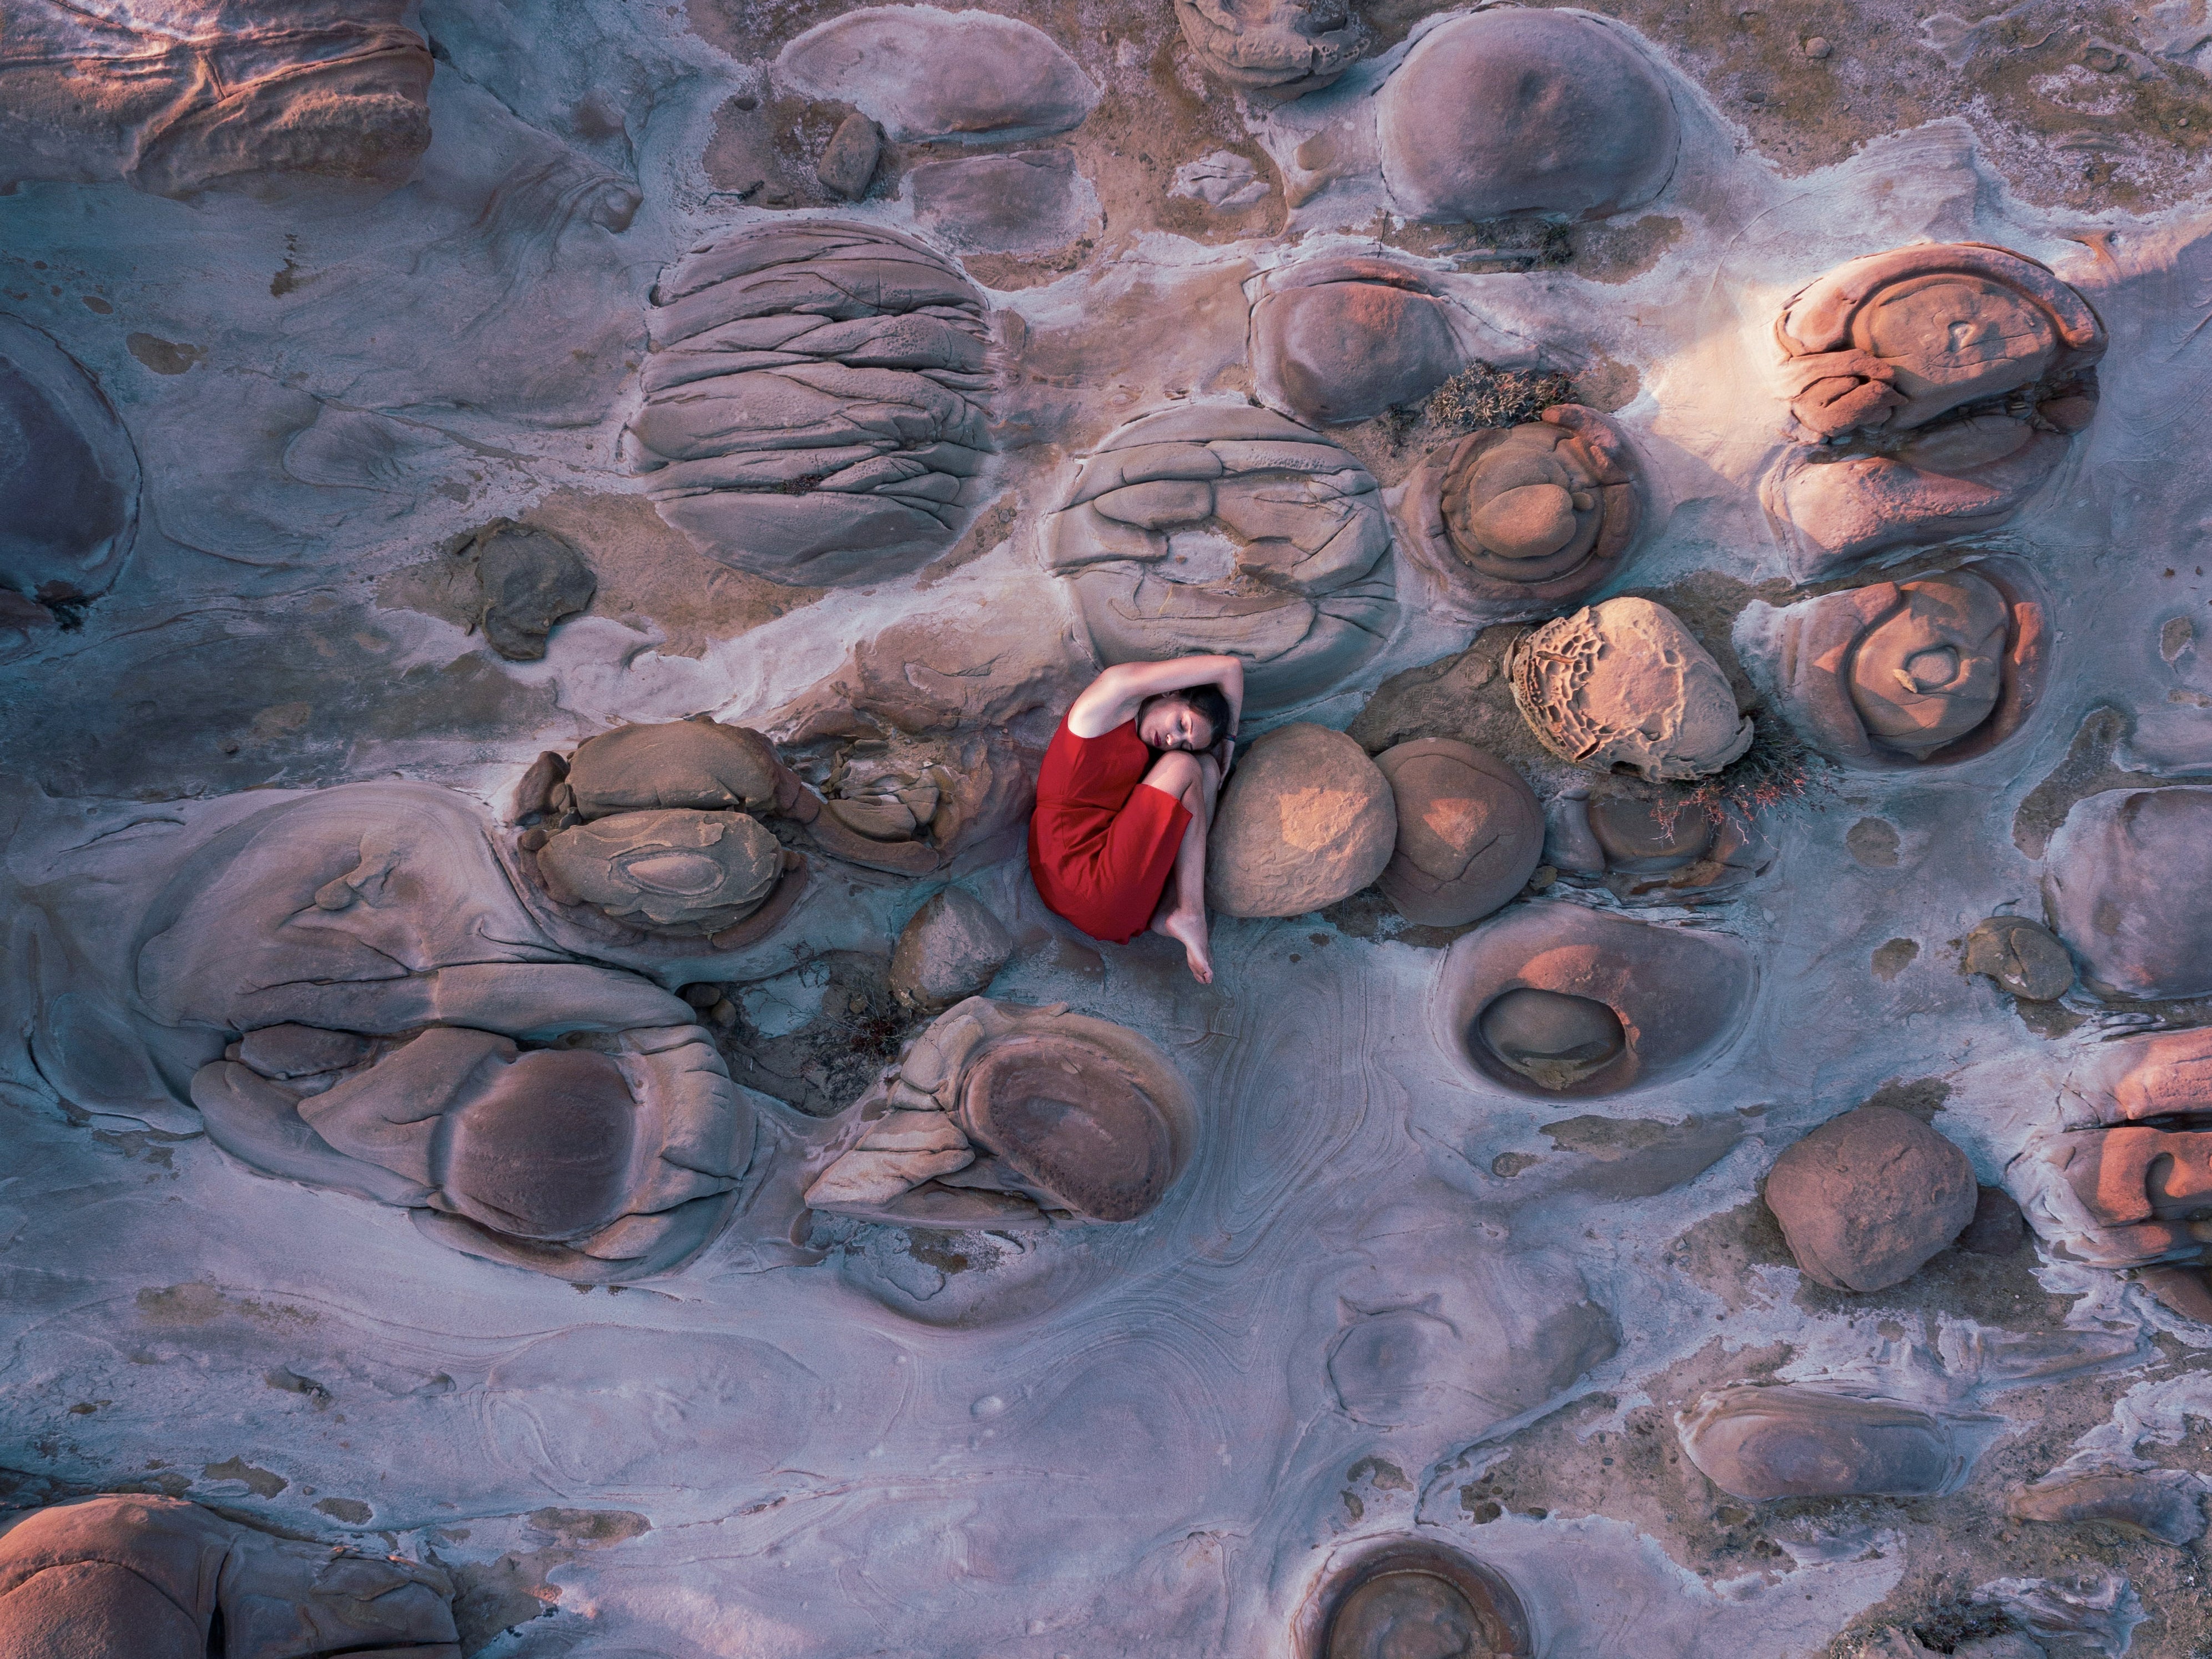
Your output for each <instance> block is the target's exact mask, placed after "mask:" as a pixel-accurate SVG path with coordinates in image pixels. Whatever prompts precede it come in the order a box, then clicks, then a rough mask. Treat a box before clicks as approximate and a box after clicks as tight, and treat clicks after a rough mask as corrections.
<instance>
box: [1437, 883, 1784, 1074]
mask: <svg viewBox="0 0 2212 1659" xmlns="http://www.w3.org/2000/svg"><path fill="white" fill-rule="evenodd" d="M1756 981H1757V974H1756V970H1755V969H1753V965H1752V960H1751V957H1750V955H1749V953H1748V952H1747V951H1745V950H1744V948H1743V947H1742V946H1741V945H1739V944H1738V943H1736V942H1735V940H1734V939H1728V938H1725V937H1723V936H1721V935H1718V934H1714V933H1694V932H1691V931H1689V930H1687V929H1685V928H1680V927H1655V926H1652V925H1651V924H1650V923H1647V922H1641V921H1630V920H1628V919H1626V917H1622V916H1618V915H1609V914H1607V913H1606V912H1604V911H1599V910H1590V909H1586V908H1583V906H1581V905H1578V904H1565V903H1559V902H1545V901H1538V902H1533V903H1529V904H1524V905H1521V906H1518V907H1516V908H1515V909H1514V910H1513V911H1511V912H1510V914H1508V915H1503V916H1498V917H1495V918H1493V919H1492V920H1491V921H1488V922H1486V923H1485V924H1484V925H1483V926H1481V927H1478V928H1477V929H1475V931H1474V932H1473V933H1469V934H1468V935H1467V936H1466V937H1465V938H1463V939H1458V940H1456V941H1455V943H1454V944H1453V945H1452V947H1451V949H1450V950H1449V951H1448V952H1447V953H1446V954H1445V957H1444V963H1443V975H1442V978H1441V979H1440V981H1439V987H1438V992H1437V1003H1436V1015H1437V1037H1438V1040H1439V1041H1440V1042H1443V1044H1444V1046H1445V1047H1446V1048H1447V1049H1448V1051H1449V1052H1450V1053H1451V1054H1454V1055H1455V1056H1456V1057H1457V1058H1458V1059H1459V1060H1461V1062H1462V1064H1464V1065H1466V1066H1468V1067H1469V1068H1470V1069H1471V1070H1473V1071H1474V1073H1476V1074H1477V1075H1478V1076H1480V1077H1482V1078H1485V1079H1488V1080H1489V1081H1491V1082H1492V1083H1496V1084H1499V1085H1503V1086H1504V1087H1506V1088H1508V1089H1511V1090H1513V1091H1516V1093H1521V1094H1531V1095H1548V1096H1589V1095H1609V1094H1617V1093H1619V1092H1620V1091H1621V1090H1624V1089H1628V1088H1632V1087H1634V1086H1636V1085H1640V1084H1645V1083H1653V1082H1659V1081H1662V1080H1664V1079H1668V1078H1674V1077H1680V1076H1682V1075H1684V1074H1686V1073H1689V1072H1691V1071H1692V1070H1694V1069H1695V1068H1696V1067H1698V1066H1701V1065H1703V1064H1705V1062H1706V1061H1707V1060H1711V1058H1712V1057H1713V1056H1714V1055H1716V1054H1718V1053H1719V1052H1720V1051H1721V1049H1722V1048H1723V1047H1725V1046H1726V1044H1727V1042H1729V1039H1730V1038H1732V1037H1733V1036H1735V1032H1736V1030H1737V1029H1738V1028H1739V1027H1740V1025H1741V1023H1742V1019H1743V1016H1744V1014H1745V1012H1747V1009H1748V1007H1749V1005H1750V1001H1751V994H1752V991H1753V987H1754V986H1755V984H1756Z"/></svg>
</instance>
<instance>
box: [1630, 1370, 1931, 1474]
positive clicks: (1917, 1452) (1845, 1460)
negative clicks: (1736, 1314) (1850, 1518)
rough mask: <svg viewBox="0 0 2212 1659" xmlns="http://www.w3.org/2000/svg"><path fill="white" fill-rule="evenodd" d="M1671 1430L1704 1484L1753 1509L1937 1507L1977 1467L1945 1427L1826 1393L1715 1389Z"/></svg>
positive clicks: (1902, 1409)
mask: <svg viewBox="0 0 2212 1659" xmlns="http://www.w3.org/2000/svg"><path fill="white" fill-rule="evenodd" d="M1674 1421H1675V1429H1676V1431H1677V1432H1678V1433H1679V1434H1680V1436H1681V1437H1682V1449H1683V1450H1684V1451H1686V1452H1687V1453H1688V1454H1689V1455H1690V1461H1691V1462H1692V1463H1695V1464H1696V1465H1697V1466H1698V1468H1699V1470H1700V1471H1701V1472H1702V1473H1703V1474H1705V1478H1706V1479H1707V1480H1711V1482H1712V1483H1713V1484H1714V1485H1715V1486H1718V1487H1719V1488H1720V1489H1721V1490H1722V1491H1723V1492H1727V1493H1729V1495H1730V1496H1732V1497H1735V1498H1747V1499H1749V1500H1750V1501H1752V1502H1753V1503H1764V1502H1765V1501H1766V1500H1768V1499H1770V1498H1852V1497H1866V1498H1933V1497H1937V1496H1940V1495H1941V1494H1942V1493H1944V1492H1952V1491H1955V1490H1956V1489H1957V1487H1958V1486H1960V1484H1961V1482H1962V1480H1963V1479H1964V1477H1965V1475H1966V1471H1967V1469H1968V1468H1969V1467H1970V1466H1971V1463H1972V1456H1971V1455H1970V1453H1969V1452H1968V1451H1967V1450H1966V1449H1965V1448H1964V1447H1963V1446H1962V1445H1961V1444H1960V1439H1959V1437H1958V1436H1957V1434H1956V1432H1955V1431H1954V1429H1953V1427H1952V1425H1951V1424H1950V1423H1949V1422H1948V1421H1947V1420H1946V1419H1942V1418H1940V1417H1937V1416H1936V1415H1934V1414H1933V1413H1928V1412H1923V1411H1919V1410H1917V1409H1915V1408H1914V1407H1911V1406H1907V1405H1904V1404H1901V1403H1899V1401H1892V1400H1878V1399H1873V1398H1870V1397H1868V1396H1864V1395H1850V1394H1843V1393H1835V1392H1831V1391H1829V1390H1827V1389H1811V1388H1798V1387H1794V1386H1791V1385H1788V1384H1776V1383H1770V1384H1753V1383H1747V1384H1741V1385H1739V1386H1736V1387H1733V1388H1726V1389H1714V1390H1713V1391H1712V1392H1711V1393H1710V1394H1707V1395H1705V1396H1704V1397H1703V1398H1702V1399H1700V1400H1699V1401H1698V1402H1697V1404H1696V1405H1695V1406H1693V1407H1691V1408H1690V1409H1689V1410H1687V1411H1686V1412H1683V1413H1680V1414H1679V1415H1677V1417H1676V1418H1675V1420H1674Z"/></svg>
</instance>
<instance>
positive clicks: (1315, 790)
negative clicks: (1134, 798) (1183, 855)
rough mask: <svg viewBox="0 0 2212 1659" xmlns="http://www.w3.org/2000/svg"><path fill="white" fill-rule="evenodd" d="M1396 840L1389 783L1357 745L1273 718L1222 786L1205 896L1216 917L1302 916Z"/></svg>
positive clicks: (1374, 873) (1363, 880) (1352, 882)
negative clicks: (1270, 729) (1269, 729)
mask: <svg viewBox="0 0 2212 1659" xmlns="http://www.w3.org/2000/svg"><path fill="white" fill-rule="evenodd" d="M1397 839H1398V811H1397V806H1396V804H1395V801H1394V799H1393V798H1392V793H1391V788H1390V781H1389V778H1387V777H1386V776H1384V775H1383V769H1382V768H1380V767H1379V766H1377V765H1376V763H1374V762H1373V761H1371V760H1370V759H1369V758H1368V757H1367V751H1366V750H1364V749H1362V748H1361V747H1360V746H1359V745H1358V744H1357V743H1355V742H1353V741H1352V739H1351V738H1348V737H1346V736H1345V735H1344V733H1343V732H1332V731H1331V730H1329V729H1328V727H1327V726H1311V725H1306V724H1304V723H1301V724H1298V725H1294V726H1281V727H1279V728H1278V729H1276V730H1275V731H1273V732H1269V733H1268V734H1267V736H1266V737H1264V738H1260V739H1259V740H1258V741H1257V742H1255V744H1253V745H1252V747H1251V748H1250V749H1249V750H1247V751H1246V752H1245V756H1244V758H1243V760H1242V761H1240V762H1239V763H1237V768H1236V769H1235V771H1233V772H1232V773H1231V775H1230V778H1229V783H1228V786H1227V787H1225V789H1224V790H1223V791H1222V794H1221V802H1220V805H1219V807H1218V810H1217V811H1216V812H1215V814H1214V819H1213V829H1212V835H1211V836H1209V837H1208V840H1207V842H1206V903H1207V905H1208V906H1209V907H1210V908H1213V909H1215V910H1218V911H1220V912H1221V913H1222V914H1223V915H1231V916H1297V915H1304V914H1305V913H1306V912H1308V911H1309V910H1318V909H1320V908H1322V907H1323V906H1325V905H1330V904H1334V903H1335V902H1337V901H1338V900H1340V899H1345V898H1349V897H1351V896H1352V894H1354V893H1356V892H1358V890H1360V889H1361V888H1363V887H1365V886H1367V885H1368V884H1370V883H1371V882H1373V881H1374V880H1375V879H1376V877H1378V876H1380V875H1381V874H1382V873H1383V870H1384V868H1385V867H1386V866H1388V865H1389V862H1390V860H1391V857H1392V854H1393V853H1394V850H1395V847H1396V845H1397Z"/></svg>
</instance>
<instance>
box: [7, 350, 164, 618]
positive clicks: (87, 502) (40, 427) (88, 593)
mask: <svg viewBox="0 0 2212 1659" xmlns="http://www.w3.org/2000/svg"><path fill="white" fill-rule="evenodd" d="M137 524H138V456H137V451H136V450H134V449H133V448H132V447H131V439H130V436H129V435H128V434H126V433H125V431H124V429H123V423H122V422H120V421H118V419H117V418H116V416H115V411H114V410H113V409H112V408H111V407H110V406H109V404H108V402H107V399H106V398H104V397H103V396H101V395H100V388H99V386H97V385H95V384H94V381H93V379H92V377H91V376H90V375H89V374H86V373H85V371H84V370H83V368H81V367H80V366H79V365H78V363H77V362H76V359H75V358H73V357H71V356H70V355H69V354H68V353H67V352H65V351H64V350H63V349H61V348H60V347H59V346H58V345H56V344H55V343H53V342H52V340H50V339H48V338H47V337H46V336H45V335H44V334H41V333H40V332H39V331H38V330H36V329H34V328H32V327H30V326H29V325H27V324H23V323H20V322H17V321H16V320H15V319H14V318H12V317H0V590H5V591H4V592H0V605H4V606H7V607H8V608H7V609H6V610H0V626H5V625H6V624H8V623H10V622H21V621H27V622H32V623H40V622H43V621H46V620H49V619H50V618H48V617H47V616H46V606H47V605H49V604H51V603H52V602H54V601H67V600H71V599H91V598H94V597H96V596H97V595H99V594H101V593H105V592H106V591H107V590H108V589H109V588H110V587H111V586H113V585H114V582H115V578H116V576H117V574H118V572H120V570H121V569H122V567H123V562H124V559H125V556H127V555H128V554H129V553H130V551H131V538H132V537H133V535H134V534H135V532H136V531H137ZM18 613H20V615H19V614H18Z"/></svg>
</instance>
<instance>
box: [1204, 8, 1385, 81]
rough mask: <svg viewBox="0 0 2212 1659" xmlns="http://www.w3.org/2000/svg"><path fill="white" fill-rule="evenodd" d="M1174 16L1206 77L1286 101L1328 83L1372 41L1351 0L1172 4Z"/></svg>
mask: <svg viewBox="0 0 2212 1659" xmlns="http://www.w3.org/2000/svg"><path fill="white" fill-rule="evenodd" d="M1175 12H1176V22H1177V23H1179V24H1181V25H1182V38H1183V39H1184V40H1187V41H1188V42H1189V43H1190V49H1191V51H1192V52H1195V53H1196V54H1197V55H1198V61H1199V62H1200V63H1201V64H1204V65H1205V66H1206V73H1207V74H1208V75H1211V76H1213V77H1214V78H1215V79H1216V80H1219V81H1226V82H1228V83H1229V84H1230V85H1231V86H1232V87H1243V88H1246V89H1248V90H1249V91H1254V92H1266V93H1270V94H1274V95H1275V96H1278V97H1282V98H1296V97H1298V96H1299V95H1301V94H1304V93H1309V92H1317V91H1319V90H1320V89H1321V88H1323V87H1325V86H1328V85H1329V84H1330V83H1331V82H1334V80H1335V79H1336V78H1337V76H1340V75H1342V74H1343V73H1344V72H1345V70H1347V69H1350V68H1351V67H1352V64H1355V63H1357V62H1358V59H1359V52H1360V49H1361V48H1362V47H1363V46H1365V45H1366V43H1367V31H1366V29H1365V28H1364V27H1363V26H1362V25H1361V23H1360V21H1359V19H1358V16H1357V15H1355V14H1354V13H1353V11H1352V8H1351V6H1350V5H1349V4H1348V3H1346V0H1175Z"/></svg>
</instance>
